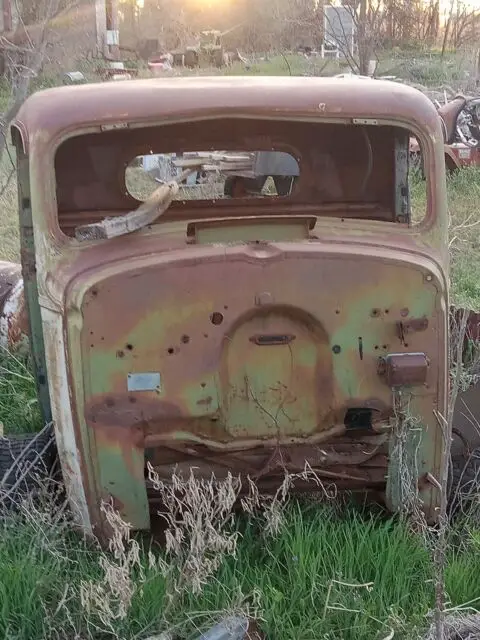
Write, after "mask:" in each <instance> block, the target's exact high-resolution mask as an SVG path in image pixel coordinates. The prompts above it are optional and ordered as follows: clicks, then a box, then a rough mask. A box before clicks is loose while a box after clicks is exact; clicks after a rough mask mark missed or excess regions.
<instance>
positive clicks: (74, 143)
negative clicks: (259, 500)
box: [13, 77, 449, 533]
mask: <svg viewBox="0 0 480 640" xmlns="http://www.w3.org/2000/svg"><path fill="white" fill-rule="evenodd" d="M360 84H361V86H359V85H360ZM411 136H414V137H415V138H416V139H417V140H418V143H419V144H420V146H421V148H422V155H423V161H424V170H425V176H426V183H425V184H426V209H425V211H423V212H422V215H421V216H418V212H415V215H412V206H411V201H410V200H411V199H410V189H409V140H410V137H411ZM13 139H14V142H15V145H16V148H17V158H18V178H19V190H20V200H19V202H20V209H21V211H20V217H21V232H22V244H23V255H22V261H23V274H24V280H25V290H26V296H27V304H28V313H29V318H30V334H31V348H32V350H33V353H34V356H35V361H36V365H37V379H38V385H39V394H40V398H41V400H42V406H43V409H44V414H45V418H46V419H49V418H50V417H52V418H53V421H54V423H55V431H56V439H57V445H58V450H59V456H60V460H61V465H62V471H63V475H64V479H65V483H66V487H67V490H68V495H69V498H70V501H71V504H72V507H73V510H74V513H75V517H76V521H77V523H78V524H79V525H81V526H82V527H83V528H84V529H85V530H86V531H87V532H90V533H92V532H95V531H101V529H102V526H103V521H102V515H101V511H100V508H99V507H100V502H101V500H102V499H108V498H112V499H113V501H114V504H115V505H116V506H117V507H118V509H119V511H120V513H121V515H122V516H123V517H124V518H125V519H126V520H127V521H129V522H130V523H131V524H132V526H133V528H134V529H148V528H149V527H150V512H151V510H152V508H153V507H152V500H151V498H152V496H153V494H152V488H151V487H150V485H149V481H148V477H147V473H146V463H147V461H148V462H150V464H151V465H152V466H153V468H154V469H155V470H156V471H157V473H158V474H159V475H160V477H161V478H164V479H166V480H168V478H169V477H171V474H172V471H173V469H175V468H177V469H180V470H185V469H190V468H191V467H194V468H195V473H196V474H198V475H199V476H202V475H203V476H210V475H211V474H212V473H214V474H215V475H216V477H219V478H220V477H223V476H225V474H226V473H227V472H228V471H231V472H232V473H233V474H240V475H241V476H242V477H246V476H247V475H249V476H250V477H252V478H255V480H256V482H257V483H258V485H259V487H260V488H261V489H262V490H264V491H268V490H272V489H273V488H275V487H276V486H278V484H279V482H281V481H282V479H283V477H284V474H285V473H286V472H292V473H294V472H298V471H302V470H303V469H304V468H305V465H308V466H309V468H311V469H312V470H313V471H314V472H315V474H317V476H318V477H319V478H321V479H323V480H325V481H326V482H335V483H337V485H338V486H339V487H346V488H351V489H360V490H368V489H372V490H375V491H377V492H380V493H381V494H382V495H383V496H384V499H385V501H386V504H387V506H388V507H389V508H390V509H392V510H396V509H398V508H399V507H400V506H401V505H400V502H401V500H402V491H401V487H400V478H399V473H398V469H397V467H396V466H395V465H396V464H397V462H398V461H397V462H395V461H394V460H393V456H392V451H393V450H394V447H395V443H396V440H398V430H399V428H400V427H399V423H401V425H400V426H401V428H402V429H404V431H403V432H402V433H403V435H402V437H403V442H404V446H405V447H406V448H407V449H408V451H409V453H410V454H412V455H411V456H410V459H411V460H412V462H411V468H410V470H409V471H410V473H411V474H412V475H413V476H414V478H415V482H416V484H417V486H418V490H419V495H420V498H421V500H422V503H423V509H424V511H425V513H426V515H427V517H428V518H429V519H430V520H435V518H436V514H437V509H438V505H439V499H440V492H439V488H438V483H437V482H435V481H432V479H433V480H435V478H437V479H438V478H439V474H440V469H441V465H442V462H443V458H444V455H445V444H444V442H445V440H444V437H443V434H442V426H441V425H440V424H439V420H438V416H439V415H445V412H446V408H447V395H448V394H447V391H448V389H447V387H448V363H447V348H448V309H449V303H448V286H447V282H448V243H447V212H446V184H445V161H444V141H443V133H442V129H441V124H440V120H439V118H438V115H437V112H436V110H435V107H434V106H433V105H432V103H431V102H430V101H429V100H428V99H427V98H426V97H425V96H423V95H422V94H421V93H420V92H418V91H416V90H414V89H411V88H408V87H405V86H402V85H399V84H396V83H392V82H387V81H377V80H375V81H374V80H372V81H365V82H362V83H358V82H355V81H350V80H348V79H320V78H293V77H290V78H242V77H232V78H227V77H221V78H205V77H204V78H176V79H161V80H160V79H159V80H133V81H129V82H123V83H117V84H115V83H112V84H98V85H84V86H77V87H65V88H59V89H51V90H46V91H42V92H40V93H37V94H34V95H33V96H31V97H30V98H29V99H28V100H27V102H26V103H25V105H24V106H23V107H22V109H21V111H20V113H19V115H18V119H17V121H16V122H15V123H14V126H13ZM272 151H273V152H275V151H276V152H281V153H282V154H288V155H289V156H290V157H291V162H292V163H293V165H295V167H296V168H295V171H294V172H293V173H294V176H293V177H294V178H295V179H294V180H293V179H292V181H291V188H289V189H287V190H282V191H281V192H280V194H279V193H277V192H276V189H275V185H274V184H270V186H269V187H268V188H264V189H259V190H257V192H254V193H249V192H246V191H245V192H241V193H240V194H233V193H232V192H230V191H228V189H227V190H226V189H225V188H224V183H225V175H223V174H222V169H221V167H220V169H218V170H216V171H213V172H212V175H213V176H214V177H213V178H212V179H210V180H209V181H207V182H206V183H202V184H194V185H192V186H188V185H186V184H184V182H183V181H184V179H185V176H186V174H187V173H188V171H185V168H186V167H187V169H188V166H192V167H193V166H195V162H197V161H196V160H195V154H197V153H200V152H202V153H203V158H205V154H209V153H210V154H212V155H211V157H212V158H213V155H214V154H215V153H220V154H230V156H229V157H230V160H231V159H232V157H235V154H237V155H238V156H239V157H243V156H242V154H245V152H249V153H250V152H255V153H258V152H272ZM166 156H167V157H170V160H171V162H170V160H169V162H170V165H171V166H173V165H175V163H176V162H177V164H178V158H183V161H182V162H183V164H182V163H180V164H182V168H183V169H184V172H183V174H182V175H180V177H178V176H177V181H176V182H175V181H174V182H169V181H168V180H165V181H164V182H161V180H162V178H161V177H158V176H159V174H158V172H157V173H155V172H153V173H152V172H150V173H149V172H148V171H146V170H145V167H146V166H147V164H148V160H149V158H150V159H151V158H152V157H157V158H163V159H165V157H166ZM202 162H205V160H203V161H202ZM157 166H159V165H158V163H157ZM152 176H153V177H152ZM159 181H160V182H159ZM267 182H268V180H267ZM179 184H180V186H179ZM267 186H268V185H267ZM109 229H110V231H109ZM112 229H113V231H112ZM405 399H407V402H408V416H413V417H414V420H409V419H407V418H408V416H407V412H406V410H405V406H404V405H402V407H399V406H398V404H397V403H398V402H399V401H401V402H404V401H405ZM406 416H407V417H406ZM413 424H414V425H416V426H415V428H414V427H413V426H412V425H413ZM419 425H420V426H419ZM413 453H414V454H415V455H413Z"/></svg>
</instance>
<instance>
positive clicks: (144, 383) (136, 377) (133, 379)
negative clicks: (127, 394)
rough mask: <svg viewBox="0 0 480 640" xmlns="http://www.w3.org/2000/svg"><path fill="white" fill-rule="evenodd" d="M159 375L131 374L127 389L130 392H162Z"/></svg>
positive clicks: (128, 377) (128, 376)
mask: <svg viewBox="0 0 480 640" xmlns="http://www.w3.org/2000/svg"><path fill="white" fill-rule="evenodd" d="M160 382H161V381H160V374H159V373H129V374H128V375H127V388H128V390H129V391H160Z"/></svg>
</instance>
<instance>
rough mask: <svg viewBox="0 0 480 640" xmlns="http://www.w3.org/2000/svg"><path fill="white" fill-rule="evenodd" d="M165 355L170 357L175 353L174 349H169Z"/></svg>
mask: <svg viewBox="0 0 480 640" xmlns="http://www.w3.org/2000/svg"><path fill="white" fill-rule="evenodd" d="M167 353H169V354H170V355H172V354H173V353H175V349H174V348H173V347H169V348H168V349H167Z"/></svg>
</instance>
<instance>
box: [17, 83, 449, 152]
mask: <svg viewBox="0 0 480 640" xmlns="http://www.w3.org/2000/svg"><path fill="white" fill-rule="evenodd" d="M192 96H194V103H192ZM226 113H234V114H244V115H250V116H255V115H256V116H263V117H266V118H268V117H272V115H273V114H275V117H277V118H280V117H282V116H283V117H287V118H289V119H291V118H294V117H302V116H304V117H305V116H307V117H314V118H319V117H322V118H327V117H329V116H330V117H334V118H338V117H341V118H362V117H363V118H370V119H371V117H372V113H374V114H375V116H376V117H377V118H378V119H380V118H387V119H392V120H401V121H403V122H411V123H412V125H413V126H415V125H416V126H417V128H418V129H419V130H421V131H427V130H430V131H431V132H432V133H433V132H435V134H437V132H438V133H439V134H440V135H441V130H440V123H439V118H438V115H437V112H436V109H435V107H434V106H433V104H432V103H431V102H430V100H428V98H427V97H425V96H424V95H423V94H421V93H420V92H419V91H417V90H415V89H412V88H410V87H407V86H406V85H402V84H399V83H394V82H388V81H382V80H371V81H368V80H366V81H365V82H363V83H362V87H361V90H359V87H358V82H356V81H355V80H348V79H338V78H302V77H280V76H279V77H262V78H256V77H248V78H240V77H234V76H230V77H227V76H223V77H214V78H212V77H189V78H162V79H151V80H136V81H134V82H125V83H123V82H119V83H112V84H102V83H100V84H99V83H97V84H92V85H83V86H76V87H60V88H56V89H48V90H45V91H41V92H38V93H37V94H34V95H33V96H31V97H30V98H29V99H28V101H27V102H26V103H25V104H24V105H23V107H22V109H21V110H20V112H19V114H18V118H17V124H18V126H20V127H21V129H22V130H23V131H24V132H25V135H24V144H25V148H26V149H28V147H29V141H30V139H31V137H32V133H33V132H36V131H42V132H44V135H45V137H46V139H45V142H47V143H48V142H50V140H51V139H53V138H55V137H57V136H58V135H59V134H60V133H64V132H67V131H75V130H80V129H81V128H84V127H88V126H89V125H90V126H94V127H97V128H98V127H101V126H108V125H114V124H116V125H121V124H122V123H124V124H125V125H127V124H128V123H138V122H145V121H148V120H150V121H157V122H158V121H159V120H171V119H177V120H185V119H191V120H193V119H196V118H198V119H201V118H205V117H210V118H212V117H213V118H217V117H219V115H221V116H224V115H225V114H226ZM442 137H443V136H442Z"/></svg>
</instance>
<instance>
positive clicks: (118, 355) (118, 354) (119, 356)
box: [117, 350, 125, 358]
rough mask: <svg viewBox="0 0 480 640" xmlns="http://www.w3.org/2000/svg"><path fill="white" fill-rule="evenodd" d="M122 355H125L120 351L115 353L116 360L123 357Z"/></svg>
mask: <svg viewBox="0 0 480 640" xmlns="http://www.w3.org/2000/svg"><path fill="white" fill-rule="evenodd" d="M124 355H125V354H124V352H123V351H121V350H120V351H117V358H123V356H124Z"/></svg>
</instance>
